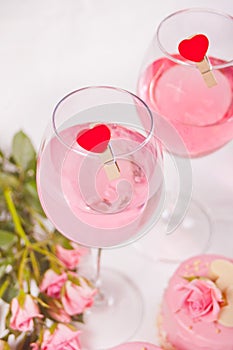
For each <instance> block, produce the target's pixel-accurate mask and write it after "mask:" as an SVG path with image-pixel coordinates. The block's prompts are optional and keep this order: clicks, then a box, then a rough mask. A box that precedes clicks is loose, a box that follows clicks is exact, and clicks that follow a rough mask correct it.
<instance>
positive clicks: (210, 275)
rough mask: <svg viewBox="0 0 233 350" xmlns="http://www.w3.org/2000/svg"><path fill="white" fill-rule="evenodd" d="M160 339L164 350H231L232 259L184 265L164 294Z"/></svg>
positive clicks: (205, 259) (214, 258) (203, 258)
mask: <svg viewBox="0 0 233 350" xmlns="http://www.w3.org/2000/svg"><path fill="white" fill-rule="evenodd" d="M159 336H160V341H161V344H162V347H163V348H164V349H166V350H223V349H224V350H233V259H229V258H226V257H223V256H218V255H200V256H196V257H193V258H191V259H189V260H186V261H185V262H183V263H182V264H181V265H180V266H179V268H178V269H177V270H176V272H175V273H174V275H173V276H172V278H171V279H170V282H169V285H168V287H167V289H166V291H165V293H164V298H163V302H162V306H161V314H160V317H159Z"/></svg>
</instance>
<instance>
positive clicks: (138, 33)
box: [0, 0, 233, 343]
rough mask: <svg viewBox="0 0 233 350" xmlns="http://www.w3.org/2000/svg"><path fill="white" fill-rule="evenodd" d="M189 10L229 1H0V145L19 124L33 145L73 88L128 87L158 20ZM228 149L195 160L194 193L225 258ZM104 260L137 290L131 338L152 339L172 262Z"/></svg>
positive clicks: (229, 221) (231, 170)
mask: <svg viewBox="0 0 233 350" xmlns="http://www.w3.org/2000/svg"><path fill="white" fill-rule="evenodd" d="M187 7H207V8H215V9H220V10H222V11H224V12H228V13H230V14H233V2H232V1H230V0H208V1H207V0H206V1H205V0H202V1H199V0H196V1H194V0H190V1H187V0H186V1H185V0H177V1H172V0H163V1H157V0H41V1H38V0H21V1H17V0H5V1H4V0H0V62H1V63H0V96H1V98H0V115H1V117H0V147H2V148H7V147H8V146H9V144H10V140H11V138H12V136H13V134H14V133H15V132H16V131H18V130H19V129H23V130H24V131H25V132H26V133H27V134H28V135H29V136H30V137H31V138H32V139H33V141H34V144H35V146H36V148H37V149H38V146H39V142H40V140H41V137H42V134H43V132H44V129H45V127H46V124H47V121H48V119H49V118H50V117H51V113H52V110H53V107H54V105H55V104H56V103H57V102H58V101H59V99H60V98H61V97H63V96H64V95H65V94H67V93H68V92H70V91H72V90H74V89H77V88H80V87H83V86H87V85H104V84H108V85H113V86H118V87H122V88H125V89H129V90H131V91H134V89H135V85H136V81H137V75H138V71H139V69H140V65H141V61H142V59H143V55H144V53H145V50H146V48H147V46H148V45H149V43H150V40H151V39H152V37H153V35H154V31H155V28H156V27H157V25H158V23H159V22H160V21H161V20H162V18H163V17H165V16H166V15H168V14H169V13H171V12H173V11H175V10H178V9H182V8H187ZM219 30H221V29H219ZM232 154H233V143H230V144H228V145H227V146H226V147H224V148H223V149H222V150H220V151H218V152H216V153H215V154H213V155H211V156H208V157H205V158H203V159H200V160H195V161H193V170H194V196H195V197H197V198H198V199H199V200H200V201H201V202H202V203H205V204H206V205H208V206H209V208H210V209H211V211H212V213H213V215H214V217H216V219H217V229H216V230H215V231H214V241H213V244H212V250H213V251H215V252H217V253H218V252H220V253H226V254H228V255H231V256H233V248H232V247H233V245H232V237H233V217H232V211H233V181H232V179H233V162H232V158H233V156H232ZM220 219H221V220H220ZM217 231H218V235H216V232H217ZM152 234H153V232H152ZM230 240H231V244H229V243H228V242H229V241H230ZM104 260H106V262H107V263H108V264H109V265H111V266H114V267H115V268H119V269H121V270H124V271H125V272H126V273H127V274H128V275H130V276H131V277H132V278H133V279H134V280H135V282H136V283H137V285H138V286H139V288H140V289H141V291H142V293H143V297H144V300H145V307H146V309H145V310H146V312H145V315H144V318H143V320H142V326H141V328H140V329H139V330H138V332H137V334H136V335H135V337H134V339H135V340H136V339H137V340H148V341H151V342H155V343H156V341H157V337H156V330H155V322H156V321H155V320H156V312H157V311H158V307H159V302H160V299H161V295H162V291H163V289H164V287H165V286H166V284H167V281H168V278H169V276H170V275H171V273H172V271H173V270H174V268H175V266H172V265H166V264H158V263H151V262H149V261H147V260H146V259H145V258H144V257H142V256H140V255H138V254H137V253H136V252H135V249H134V247H132V246H131V247H127V248H122V249H115V250H111V251H107V252H106V254H105V259H104ZM126 312H127V311H126ZM103 326H104V325H103ZM116 331H117V330H116Z"/></svg>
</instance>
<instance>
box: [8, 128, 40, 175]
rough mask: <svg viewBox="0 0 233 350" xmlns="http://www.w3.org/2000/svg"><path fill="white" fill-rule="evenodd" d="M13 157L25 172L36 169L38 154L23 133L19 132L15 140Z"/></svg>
mask: <svg viewBox="0 0 233 350" xmlns="http://www.w3.org/2000/svg"><path fill="white" fill-rule="evenodd" d="M12 157H13V158H14V160H15V162H16V164H17V165H18V166H19V167H20V168H22V169H23V170H28V169H34V168H35V164H36V152H35V149H34V147H33V145H32V142H31V140H30V139H29V138H28V136H27V135H26V134H24V132H23V131H19V132H18V133H17V134H16V135H15V136H14V138H13V143H12Z"/></svg>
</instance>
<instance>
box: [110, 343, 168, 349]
mask: <svg viewBox="0 0 233 350" xmlns="http://www.w3.org/2000/svg"><path fill="white" fill-rule="evenodd" d="M111 350H162V349H161V348H159V347H158V346H156V345H153V344H149V343H144V342H131V343H124V344H121V345H119V346H116V347H115V348H112V349H111Z"/></svg>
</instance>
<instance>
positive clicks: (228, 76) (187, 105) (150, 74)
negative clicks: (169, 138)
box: [138, 56, 233, 157]
mask: <svg viewBox="0 0 233 350" xmlns="http://www.w3.org/2000/svg"><path fill="white" fill-rule="evenodd" d="M176 57H177V56H176ZM210 61H211V63H212V66H213V67H214V66H215V65H219V64H224V62H223V61H221V60H218V59H215V58H211V59H210ZM213 73H214V75H215V78H216V80H217V85H216V86H214V87H212V88H208V87H207V86H206V84H205V82H204V80H203V78H202V76H201V74H200V72H199V71H198V69H197V68H195V67H190V66H185V65H181V64H177V63H175V62H173V61H171V60H169V59H168V58H161V59H159V60H157V61H154V62H153V63H152V64H151V65H149V66H148V67H147V68H146V70H145V71H144V73H143V74H142V76H141V77H140V80H139V84H138V94H139V96H140V97H141V98H142V99H143V100H144V101H145V102H146V103H147V104H148V105H149V107H150V108H151V109H152V110H154V111H156V112H157V113H158V114H160V115H161V116H163V117H164V118H166V119H167V120H168V121H169V122H171V123H172V125H173V126H174V127H175V129H176V130H177V132H178V133H179V135H180V136H181V137H182V139H183V141H184V142H185V144H186V147H187V149H188V152H189V153H190V155H191V156H192V157H198V156H203V155H205V154H208V153H211V152H213V151H214V150H216V149H218V148H220V147H222V146H223V145H224V144H225V143H227V142H228V141H230V140H231V139H232V138H233V101H232V96H233V94H232V91H233V67H227V68H224V69H218V70H216V69H213ZM170 151H171V152H172V153H177V151H176V147H175V145H174V148H173V149H171V150H170Z"/></svg>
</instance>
